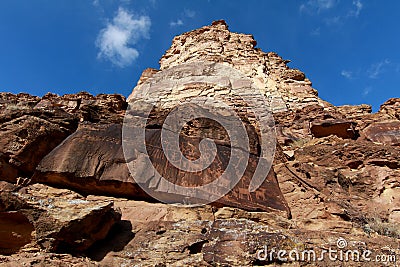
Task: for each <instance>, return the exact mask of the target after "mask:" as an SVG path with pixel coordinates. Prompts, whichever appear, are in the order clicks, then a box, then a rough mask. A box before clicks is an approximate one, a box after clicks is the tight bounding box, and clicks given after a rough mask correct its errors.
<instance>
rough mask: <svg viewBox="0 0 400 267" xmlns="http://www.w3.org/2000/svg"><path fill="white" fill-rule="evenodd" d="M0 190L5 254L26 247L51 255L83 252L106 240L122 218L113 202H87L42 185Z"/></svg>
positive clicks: (66, 191)
mask: <svg viewBox="0 0 400 267" xmlns="http://www.w3.org/2000/svg"><path fill="white" fill-rule="evenodd" d="M0 186H1V187H0V188H1V191H0V194H1V195H0V196H1V199H2V205H1V207H0V208H1V217H0V218H1V221H2V224H1V233H2V235H1V237H0V238H1V241H2V242H1V244H2V245H1V247H0V252H1V253H2V254H11V253H12V252H16V251H18V250H19V249H20V248H21V247H23V246H24V248H25V249H30V250H32V249H33V250H35V249H36V250H39V249H42V250H44V251H49V252H78V251H83V250H86V249H87V248H88V247H90V246H91V245H92V244H93V243H94V242H95V241H97V240H99V239H103V238H104V237H105V236H106V235H107V233H108V231H109V230H110V228H111V227H112V226H113V225H114V223H115V222H116V221H118V220H119V219H120V218H121V214H120V213H118V212H117V211H115V210H114V209H113V203H112V202H110V201H87V200H85V199H84V198H83V197H82V196H79V195H78V194H76V193H74V192H71V191H69V190H65V189H55V188H51V187H47V186H45V185H39V184H38V185H31V186H28V187H24V188H19V187H16V186H13V185H11V184H8V183H5V182H1V184H0ZM11 236H15V237H14V238H11ZM9 240H10V241H12V242H11V243H10V242H9Z"/></svg>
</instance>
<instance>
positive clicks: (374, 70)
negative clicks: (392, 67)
mask: <svg viewBox="0 0 400 267" xmlns="http://www.w3.org/2000/svg"><path fill="white" fill-rule="evenodd" d="M389 64H390V61H389V60H388V59H385V60H382V61H380V62H378V63H374V64H372V65H371V66H370V67H369V69H368V70H367V74H368V77H369V78H371V79H377V78H379V75H380V74H381V73H382V72H384V71H385V67H386V66H387V65H389Z"/></svg>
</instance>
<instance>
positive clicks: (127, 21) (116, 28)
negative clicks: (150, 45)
mask: <svg viewBox="0 0 400 267" xmlns="http://www.w3.org/2000/svg"><path fill="white" fill-rule="evenodd" d="M150 26H151V20H150V18H149V17H148V16H140V17H138V16H134V15H133V14H131V13H129V12H128V11H127V10H125V9H123V8H119V9H118V13H117V15H116V16H115V17H114V18H113V20H112V22H109V23H107V25H106V27H105V28H104V29H102V30H101V31H100V33H99V35H98V36H97V40H96V46H97V47H98V48H99V49H100V51H99V53H98V55H97V56H98V58H104V59H107V60H110V61H111V62H112V63H113V64H115V65H116V66H119V67H126V66H129V65H131V64H132V63H133V61H134V60H135V59H136V58H137V57H138V56H139V52H138V51H137V49H135V48H134V47H133V45H135V44H137V43H138V42H139V41H140V40H142V39H143V38H149V31H150Z"/></svg>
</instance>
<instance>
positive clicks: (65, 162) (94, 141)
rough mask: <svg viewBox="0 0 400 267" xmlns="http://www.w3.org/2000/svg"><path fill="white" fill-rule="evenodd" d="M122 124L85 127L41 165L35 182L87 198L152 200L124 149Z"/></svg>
mask: <svg viewBox="0 0 400 267" xmlns="http://www.w3.org/2000/svg"><path fill="white" fill-rule="evenodd" d="M121 128H122V126H121V124H84V125H81V126H80V127H79V128H78V130H77V131H76V132H75V133H74V134H72V135H70V136H69V137H68V138H67V139H66V140H65V141H64V142H63V143H62V144H61V145H60V146H58V147H57V148H56V149H54V150H53V151H52V152H51V153H49V154H48V155H47V156H46V157H45V158H44V159H43V160H42V161H41V162H40V164H39V166H38V167H37V170H36V172H35V174H34V175H33V178H32V180H33V182H42V183H48V184H52V185H56V186H66V187H68V188H72V189H74V190H77V191H79V192H81V193H83V194H95V193H96V194H106V195H116V196H126V197H137V198H140V197H143V198H149V197H148V196H147V195H146V194H144V192H143V191H142V190H141V189H140V188H139V187H138V186H136V184H135V181H134V180H133V178H132V177H131V176H130V174H129V170H128V168H127V166H126V162H125V159H124V155H123V152H122V146H121V134H122V132H121Z"/></svg>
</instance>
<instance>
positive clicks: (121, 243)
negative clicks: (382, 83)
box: [0, 21, 400, 266]
mask: <svg viewBox="0 0 400 267" xmlns="http://www.w3.org/2000/svg"><path fill="white" fill-rule="evenodd" d="M288 62H289V61H288V60H284V59H282V58H281V57H280V56H278V55H277V54H276V53H273V52H269V53H266V52H263V51H261V50H260V49H258V48H256V41H255V40H254V38H253V37H252V36H251V35H248V34H240V33H233V32H230V31H229V29H228V26H227V25H226V23H225V22H224V21H216V22H213V24H212V25H210V26H205V27H202V28H200V29H197V30H194V31H191V32H188V33H184V34H182V35H180V36H177V37H175V38H174V40H173V42H172V45H171V48H170V49H168V51H166V53H165V54H164V56H163V57H162V58H161V60H160V69H159V70H155V69H147V70H145V71H144V72H143V74H142V77H141V78H140V80H139V81H138V84H137V86H136V87H135V88H134V89H133V92H132V94H131V95H130V96H129V97H128V99H125V98H124V97H122V96H120V95H98V96H92V95H90V94H88V93H79V94H74V95H64V96H57V95H54V94H47V95H45V96H43V97H42V98H39V97H35V96H31V95H28V94H18V95H12V94H8V93H1V94H0V111H1V114H0V123H1V124H0V127H1V131H0V134H1V135H2V138H1V141H0V180H2V181H3V182H0V199H1V202H0V254H2V255H4V256H0V263H2V264H4V265H5V266H16V265H18V264H19V265H21V266H23V265H47V264H48V265H60V266H62V265H65V266H71V265H79V266H96V265H100V266H127V265H132V266H133V265H138V266H169V265H172V266H251V265H267V264H272V265H278V264H283V265H286V264H288V263H285V262H282V260H279V259H278V258H277V257H276V255H275V256H274V257H271V258H264V259H263V258H262V257H261V258H260V257H257V254H258V252H259V251H260V249H263V248H264V247H265V246H267V247H269V248H273V247H275V248H277V249H285V250H286V251H290V250H294V249H296V250H298V251H304V250H314V251H315V252H317V253H320V252H321V251H322V250H324V249H328V248H332V249H336V250H338V249H342V250H343V251H346V250H351V251H355V250H357V251H360V252H361V253H362V252H363V251H367V250H370V251H372V255H371V259H376V258H375V257H376V255H386V256H388V258H389V257H392V258H391V259H393V255H394V256H395V255H397V257H398V260H400V223H399V222H400V117H399V114H400V112H399V110H400V109H399V107H400V99H399V98H393V99H389V100H388V101H387V102H385V103H384V104H382V106H381V108H380V110H379V111H378V112H377V113H374V114H373V113H371V107H370V106H368V105H360V106H334V105H332V104H330V103H328V102H326V101H324V100H322V99H320V98H319V97H318V94H317V91H316V90H315V89H314V88H312V83H311V81H310V80H309V79H307V78H306V75H305V74H304V73H303V72H301V71H300V70H297V69H291V68H289V67H288V66H287V63H288ZM222 100H223V101H222ZM221 101H222V102H223V103H222V102H221ZM249 103H250V104H251V103H252V104H254V105H253V106H251V105H249ZM150 104H152V106H150V108H148V105H150ZM153 104H154V105H153ZM182 107H184V108H185V109H184V110H183V111H182V112H181V113H176V114H177V115H175V117H173V118H174V120H173V121H185V120H188V123H186V124H184V127H182V128H179V129H176V128H174V127H173V125H168V123H169V121H168V120H169V115H170V114H171V113H173V112H175V111H176V110H178V111H179V108H182ZM226 110H230V111H231V112H232V113H235V114H237V115H238V117H239V118H240V119H241V121H242V122H243V132H242V133H241V134H240V136H239V137H238V136H234V138H232V135H230V133H229V130H227V129H224V127H223V126H224V125H235V126H236V124H234V123H233V121H234V120H233V117H234V116H233V115H232V114H231V113H229V112H228V113H226V112H225V111H226ZM213 113H215V114H218V116H216V117H213V116H214V115H212V114H213ZM194 115H195V116H194ZM212 118H216V119H217V120H219V121H218V122H217V123H216V122H215V121H213V120H212ZM266 118H267V119H266ZM132 122H133V123H132ZM143 122H145V124H144V126H143V129H145V130H146V131H145V133H144V135H143V137H144V139H143V140H139V141H143V146H144V147H143V148H144V150H141V149H136V147H134V148H132V149H129V150H127V149H126V147H124V144H126V143H128V144H131V143H135V142H137V139H140V135H139V134H140V132H135V130H137V129H136V128H135V127H137V126H138V125H139V126H141V125H140V124H141V123H143ZM264 122H265V123H264ZM164 124H166V125H167V126H168V127H167V128H168V130H169V132H171V133H175V134H177V136H178V137H179V138H178V140H177V141H176V144H174V145H176V147H178V148H179V149H178V150H181V151H182V153H183V154H184V155H185V157H187V158H189V159H191V160H194V161H196V160H197V159H199V158H200V159H202V151H211V150H212V151H214V149H215V151H214V152H215V153H216V156H215V158H214V159H213V161H211V162H210V165H209V166H208V168H206V169H204V170H203V169H201V170H198V171H193V170H189V171H188V170H182V169H180V168H179V167H178V166H176V165H174V164H173V162H172V163H171V162H170V160H171V158H170V157H169V155H166V154H165V153H164V152H163V148H164V143H163V139H162V129H163V127H164ZM139 128H140V127H139ZM271 129H273V131H271ZM139 130H140V129H139ZM124 131H128V132H127V133H130V134H131V135H127V134H124ZM132 131H133V133H137V134H138V135H132ZM266 133H267V135H268V138H264V137H263V134H264V136H265V134H266ZM242 134H244V135H246V136H247V139H248V140H247V141H248V145H246V146H242V141H243V140H244V139H243V140H242V139H241V138H242ZM203 139H211V140H213V141H214V142H215V147H214V146H211V145H210V146H209V147H208V143H204V142H202V140H203ZM235 142H237V143H235ZM139 143H140V142H139ZM140 145H141V144H139V148H140ZM168 145H171V143H169V144H168ZM129 148H131V147H129ZM202 149H203V150H202ZM178 152H179V151H178ZM236 152H237V153H239V154H238V155H244V154H245V155H247V156H248V157H247V159H246V160H245V162H244V163H243V164H244V167H245V168H244V169H243V172H242V173H239V171H237V169H235V170H234V171H233V172H229V173H228V174H229V175H227V176H224V178H225V180H224V183H223V184H222V186H218V185H216V186H214V187H210V188H207V189H204V190H203V191H202V193H201V195H190V196H191V197H189V198H188V195H185V192H182V191H176V188H177V187H178V186H176V185H179V186H186V187H199V186H201V185H204V184H208V183H212V181H213V179H215V178H216V177H220V176H223V173H225V172H224V171H225V170H226V169H227V168H228V167H229V162H230V161H231V160H232V161H233V160H241V159H242V158H241V157H239V158H235V157H234V156H233V155H234V153H236ZM269 152H271V153H270V154H268V153H269ZM240 153H244V154H240ZM175 154H176V153H174V155H175ZM180 160H182V159H180ZM204 160H206V159H204ZM201 163H202V162H201V161H199V162H198V165H199V166H200V165H201ZM260 164H261V165H262V164H266V165H270V166H268V168H266V169H265V170H266V173H263V174H264V176H265V180H261V181H255V182H256V185H257V186H256V187H255V188H256V189H255V191H253V190H252V189H251V188H252V187H251V185H252V182H253V180H252V179H253V177H254V175H255V173H256V172H257V168H258V166H259V165H260ZM196 166H197V165H196ZM196 166H194V167H196ZM157 173H158V174H159V175H157ZM160 176H162V177H163V178H165V179H166V181H164V180H161V178H160ZM236 176H237V177H238V181H237V183H233V182H232V181H231V180H229V179H233V178H232V177H236ZM226 177H227V178H226ZM257 182H259V183H257ZM170 183H173V184H174V185H175V186H172V187H171V186H170ZM227 187H229V188H231V190H229V192H227V193H226V194H224V195H223V196H222V197H221V198H218V199H214V198H212V196H218V195H219V193H220V192H223V190H224V189H225V188H227ZM205 195H206V196H207V197H209V199H212V200H213V201H208V202H207V205H203V206H200V207H185V206H176V205H169V204H165V203H162V202H160V201H159V200H163V201H164V202H169V203H181V202H185V201H189V202H190V201H198V200H199V199H201V197H204V196H205ZM202 200H204V199H202ZM343 238H344V239H343ZM338 240H340V241H341V242H342V243H339V242H338ZM343 240H344V241H345V243H343ZM343 244H345V246H342V245H343ZM289 264H291V265H293V266H299V265H310V266H315V265H317V266H332V265H341V264H342V265H344V266H359V264H360V262H357V261H354V260H350V261H345V260H344V259H341V260H340V259H336V260H334V261H333V260H332V259H329V258H328V257H325V258H324V259H322V260H320V261H317V260H314V261H313V260H303V261H301V260H298V261H296V260H291V261H289ZM362 264H363V265H365V266H375V265H376V262H373V261H366V262H363V263H362ZM385 264H388V262H387V263H385Z"/></svg>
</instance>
